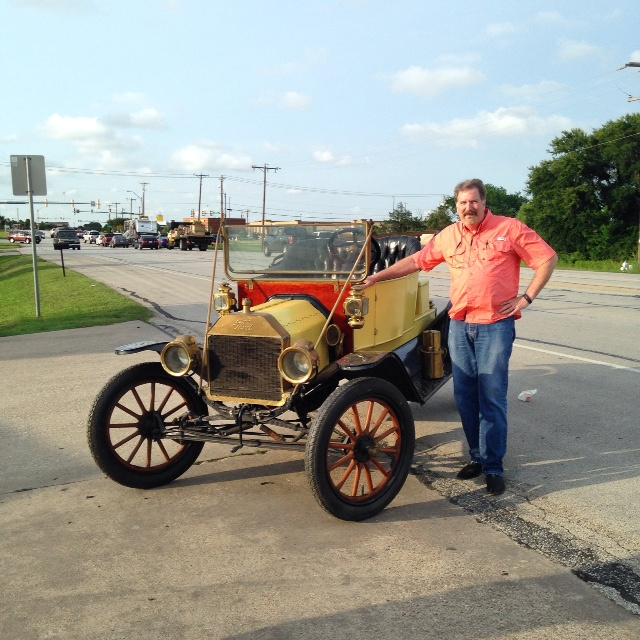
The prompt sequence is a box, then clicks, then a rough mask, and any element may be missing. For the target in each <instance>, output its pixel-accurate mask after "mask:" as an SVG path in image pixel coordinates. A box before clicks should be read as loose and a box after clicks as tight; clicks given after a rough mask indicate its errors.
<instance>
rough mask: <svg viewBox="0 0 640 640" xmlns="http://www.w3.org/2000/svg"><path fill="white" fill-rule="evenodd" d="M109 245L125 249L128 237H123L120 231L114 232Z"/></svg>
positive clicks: (113, 247)
mask: <svg viewBox="0 0 640 640" xmlns="http://www.w3.org/2000/svg"><path fill="white" fill-rule="evenodd" d="M109 246H110V247H111V248H112V249H115V248H116V247H124V248H125V249H126V248H127V247H128V246H129V238H125V237H124V235H122V234H121V233H114V234H113V238H111V242H110V243H109Z"/></svg>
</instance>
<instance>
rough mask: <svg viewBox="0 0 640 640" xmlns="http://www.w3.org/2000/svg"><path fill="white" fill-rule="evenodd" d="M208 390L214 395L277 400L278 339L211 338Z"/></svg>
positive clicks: (279, 387)
mask: <svg viewBox="0 0 640 640" xmlns="http://www.w3.org/2000/svg"><path fill="white" fill-rule="evenodd" d="M208 350H209V389H210V392H211V394H212V395H214V396H226V397H232V398H238V399H255V400H270V401H273V402H277V401H280V400H281V398H282V378H281V377H280V373H279V372H278V357H279V356H280V353H281V351H282V339H281V338H265V337H247V336H229V335H220V336H216V335H210V336H209V339H208Z"/></svg>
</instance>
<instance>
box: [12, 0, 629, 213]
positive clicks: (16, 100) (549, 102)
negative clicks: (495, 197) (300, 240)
mask: <svg viewBox="0 0 640 640" xmlns="http://www.w3.org/2000/svg"><path fill="white" fill-rule="evenodd" d="M0 21H1V22H2V24H3V25H4V29H3V38H2V44H3V50H4V55H3V56H2V62H1V63H0V65H1V68H2V80H3V82H2V84H3V90H2V102H1V104H2V106H1V109H0V113H1V114H2V118H0V200H12V199H19V198H15V197H14V196H13V194H12V188H11V174H10V163H9V158H10V156H11V155H13V154H38V155H44V157H45V163H46V167H47V187H48V199H49V200H50V201H51V202H55V201H58V202H66V203H69V202H70V200H72V199H73V200H75V201H76V202H89V201H91V200H98V199H99V200H100V201H101V203H102V209H101V211H100V212H98V211H97V210H95V212H94V213H93V214H91V213H89V212H87V210H88V209H89V207H88V206H85V205H82V206H80V207H79V208H81V209H82V213H80V214H78V215H75V216H73V215H72V213H71V205H70V204H67V205H66V206H63V205H53V204H52V205H50V206H49V207H48V208H44V207H42V206H39V207H38V215H39V217H40V219H41V220H45V219H50V220H61V219H67V220H69V221H70V222H72V223H73V224H82V222H83V221H84V220H99V221H101V222H103V221H105V220H106V218H107V211H108V209H107V205H108V204H111V206H112V210H113V211H115V208H116V203H118V204H117V207H118V211H120V210H122V208H123V207H125V208H126V209H127V210H128V209H129V208H130V207H131V205H132V206H133V210H134V212H137V211H138V209H139V206H140V202H139V199H138V197H140V196H141V195H142V191H143V185H142V183H146V185H144V195H145V208H146V213H147V214H148V215H150V216H155V215H156V214H163V215H164V216H165V217H166V218H167V219H180V218H182V217H184V216H188V215H190V212H191V210H192V209H194V208H195V209H197V206H198V190H199V185H200V181H199V179H198V178H197V177H195V175H196V174H207V175H208V176H209V177H207V178H204V179H203V181H202V208H203V209H204V210H208V211H219V210H220V183H221V181H220V179H219V178H220V176H224V177H225V180H224V183H223V185H224V191H225V197H226V202H227V206H228V207H229V208H230V209H231V212H230V214H229V215H232V216H236V215H240V214H241V213H242V215H245V216H246V215H247V211H248V216H249V219H250V221H255V220H257V218H258V217H261V212H262V181H263V172H262V171H261V170H256V169H253V168H252V166H254V165H256V166H264V165H265V164H266V165H267V166H269V167H278V168H279V170H278V171H277V172H276V171H268V172H267V180H268V187H267V199H266V202H267V217H268V218H269V219H272V220H286V219H302V220H325V219H334V220H351V219H353V218H358V217H367V218H373V219H376V220H378V219H383V218H385V217H386V216H387V214H388V212H389V211H391V210H392V208H393V206H394V204H397V203H398V202H404V203H405V204H406V205H407V207H408V208H409V209H411V210H412V211H413V212H414V213H415V214H420V213H427V212H428V211H430V210H431V209H433V208H435V207H436V206H437V205H438V203H439V202H440V200H441V199H442V196H443V194H447V195H448V194H450V193H451V191H452V189H453V187H454V186H455V184H456V183H457V182H458V181H460V180H462V179H465V178H470V177H480V178H482V179H484V180H485V181H486V182H490V183H492V184H494V185H498V186H502V187H504V188H505V189H507V190H508V191H509V192H515V191H523V190H524V188H525V184H526V180H527V177H528V173H529V169H530V167H532V166H535V165H537V164H538V163H540V162H541V161H542V160H544V159H545V158H547V157H548V155H547V149H548V148H549V142H550V141H551V140H552V139H553V137H555V136H557V135H559V134H560V133H561V132H562V131H563V130H567V129H570V128H573V127H580V128H583V129H585V130H587V131H592V130H593V129H594V128H598V127H600V126H602V125H603V124H604V123H605V122H607V121H609V120H615V119H617V118H620V117H622V116H623V115H625V114H627V113H637V112H638V109H640V101H638V102H629V100H628V98H629V96H631V97H640V70H639V69H634V68H626V69H623V70H619V69H620V67H623V65H624V64H625V63H627V62H630V61H640V35H639V34H640V28H639V27H640V7H638V4H637V0H636V1H632V0H611V1H610V2H608V3H603V2H595V1H592V0H581V1H579V2H574V1H573V0H567V1H563V2H558V1H555V2H550V1H547V0H538V1H537V2H535V3H534V2H531V3H530V2H513V0H510V1H502V0H496V1H488V0H487V1H486V2H483V3H478V2H470V1H466V0H464V1H462V0H461V1H449V2H438V1H432V2H426V1H425V2H419V1H417V0H415V1H412V2H409V1H405V0H396V1H394V2H388V1H387V2H382V1H379V0H313V1H311V0H309V1H306V0H297V1H292V0H282V1H280V0H273V1H272V2H264V1H263V0H261V1H254V0H246V1H243V0H235V1H228V2H218V1H215V0H213V1H204V0H167V1H165V0H158V1H153V0H136V1H135V2H131V1H130V0H127V1H122V0H86V1H82V0H4V2H2V5H1V6H0ZM131 192H133V193H131ZM130 198H135V200H134V202H133V203H131V201H130V200H129V199H130ZM76 206H78V205H76ZM0 213H2V214H4V215H8V216H11V217H15V215H19V216H20V217H21V218H25V217H28V207H26V206H21V207H16V205H0Z"/></svg>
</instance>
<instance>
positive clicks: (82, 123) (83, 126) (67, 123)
mask: <svg viewBox="0 0 640 640" xmlns="http://www.w3.org/2000/svg"><path fill="white" fill-rule="evenodd" d="M43 128H44V133H45V135H46V136H47V137H48V138H52V139H54V140H72V141H73V140H83V139H88V138H96V137H104V136H106V135H107V127H105V126H104V125H103V124H101V123H100V122H99V121H98V118H86V117H79V118H71V117H69V116H61V115H58V114H57V113H54V114H53V115H52V116H50V117H49V119H48V120H47V122H46V123H45V125H44V127H43Z"/></svg>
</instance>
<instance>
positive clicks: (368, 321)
mask: <svg viewBox="0 0 640 640" xmlns="http://www.w3.org/2000/svg"><path fill="white" fill-rule="evenodd" d="M329 226H330V225H328V224H323V225H322V227H323V229H324V228H327V227H329ZM333 229H334V231H333V232H332V235H331V237H330V239H329V241H327V239H326V238H314V237H311V236H310V237H308V238H307V239H306V240H296V242H295V243H294V244H293V245H291V246H290V247H289V249H288V250H287V252H286V253H284V254H280V255H278V256H276V257H275V258H273V259H269V258H265V257H264V256H261V255H260V254H255V253H251V252H250V251H247V248H246V245H245V243H242V242H226V241H225V242H224V243H223V245H222V246H223V256H224V268H225V269H224V271H225V277H226V278H228V281H226V282H225V281H224V280H220V285H219V286H218V287H217V291H215V289H212V295H211V298H210V299H209V300H208V301H207V302H208V305H209V312H208V318H207V320H206V326H205V330H204V335H203V336H199V337H196V336H193V335H181V336H178V337H177V338H175V339H173V340H171V341H169V342H167V341H161V342H156V341H148V342H135V343H132V344H128V345H126V346H122V347H118V348H117V349H116V353H117V354H119V355H122V356H125V355H127V354H138V353H140V352H142V351H146V350H148V351H153V352H156V353H157V354H158V355H159V358H158V360H159V361H158V362H153V361H146V362H141V363H138V364H134V365H133V366H128V367H127V368H124V367H123V371H121V373H119V374H118V375H116V376H115V377H113V378H111V379H110V380H109V381H108V382H106V381H105V386H104V387H103V389H102V391H101V392H100V393H99V395H98V397H97V398H96V400H95V402H94V404H93V407H92V409H91V413H90V416H89V423H88V437H89V446H90V450H91V453H92V455H93V458H94V460H95V461H96V463H97V464H98V466H99V467H100V468H101V469H102V471H104V473H105V474H106V475H107V476H109V477H110V478H111V479H112V480H114V481H115V482H118V483H120V484H122V485H124V486H127V487H133V488H136V489H151V488H154V487H158V486H161V485H165V484H168V483H169V482H172V481H173V480H175V479H176V478H178V477H179V476H181V475H182V474H183V473H185V472H186V471H187V470H188V469H189V468H190V467H191V465H193V464H194V463H195V462H196V460H197V458H198V456H199V454H200V452H201V451H202V449H203V447H204V444H205V443H206V442H215V443H222V442H226V443H228V444H229V445H231V446H232V447H233V451H237V450H238V449H240V448H242V447H270V446H273V447H278V448H285V447H286V448H289V449H290V450H296V449H298V450H299V451H302V452H304V453H303V455H304V458H305V471H306V475H307V478H308V480H309V485H310V487H311V491H312V493H313V495H314V497H315V498H316V500H317V502H318V503H319V504H320V506H321V507H322V508H323V509H325V510H326V511H328V512H329V513H330V514H332V515H334V516H336V517H338V518H341V519H343V520H363V519H365V518H370V517H371V516H373V515H375V514H377V513H379V512H380V511H381V510H382V509H384V508H385V507H386V506H387V505H388V504H389V503H390V502H391V501H392V500H393V499H394V497H395V496H396V495H397V494H398V492H399V491H400V489H401V488H402V486H403V484H404V482H405V480H406V478H407V475H408V473H409V471H410V468H411V464H412V460H413V453H414V447H415V427H414V419H413V414H412V410H411V407H410V404H409V403H411V402H414V403H420V404H424V403H425V402H427V401H428V400H429V398H431V397H432V396H433V394H435V393H436V392H437V391H438V389H440V388H441V387H442V386H443V385H444V384H445V383H446V382H447V380H449V379H450V377H451V360H450V358H449V355H448V351H447V350H446V348H444V347H445V346H446V344H447V335H448V329H449V316H448V314H447V310H446V309H445V308H443V309H440V310H437V309H436V307H435V305H434V304H433V302H432V301H431V300H430V296H429V280H428V279H426V278H424V277H420V276H419V274H418V273H417V272H416V273H412V274H409V275H406V276H402V277H399V278H395V279H394V280H389V281H386V282H378V283H377V284H375V285H373V286H372V287H370V288H368V289H366V290H364V291H363V290H362V289H361V288H360V287H358V284H360V283H362V282H363V281H364V280H365V278H366V277H367V276H368V275H369V274H371V273H375V272H378V271H381V270H383V269H385V268H387V267H389V266H391V265H392V264H394V263H395V262H396V261H398V260H401V259H402V258H404V257H406V256H407V255H411V254H413V253H415V252H416V251H418V250H419V249H420V240H419V238H416V237H413V236H391V237H387V238H381V239H380V240H379V241H376V240H375V239H374V238H373V237H372V235H371V234H372V231H373V223H372V222H367V221H362V222H356V223H346V224H345V223H341V224H335V225H333ZM314 230H315V229H314V227H309V231H310V233H311V232H312V231H314ZM240 231H241V228H240V227H239V226H237V227H233V226H229V227H227V226H225V225H224V224H223V226H222V228H221V231H220V233H222V234H223V237H224V238H225V240H226V239H228V238H229V237H234V236H235V235H236V234H237V233H239V232H240ZM297 237H298V238H299V237H300V236H297ZM212 278H216V275H215V271H214V273H213V274H212ZM217 279H220V275H218V276H217ZM212 312H213V315H215V318H212ZM437 418H438V416H437V415H434V416H432V419H434V420H437ZM267 473H268V472H267ZM220 490H221V491H224V487H223V486H221V487H220ZM135 499H136V494H134V495H133V497H131V498H129V499H128V500H129V501H131V500H135ZM177 499H179V498H177ZM140 500H142V498H141V497H140ZM294 517H295V516H294ZM298 517H300V516H298Z"/></svg>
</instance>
